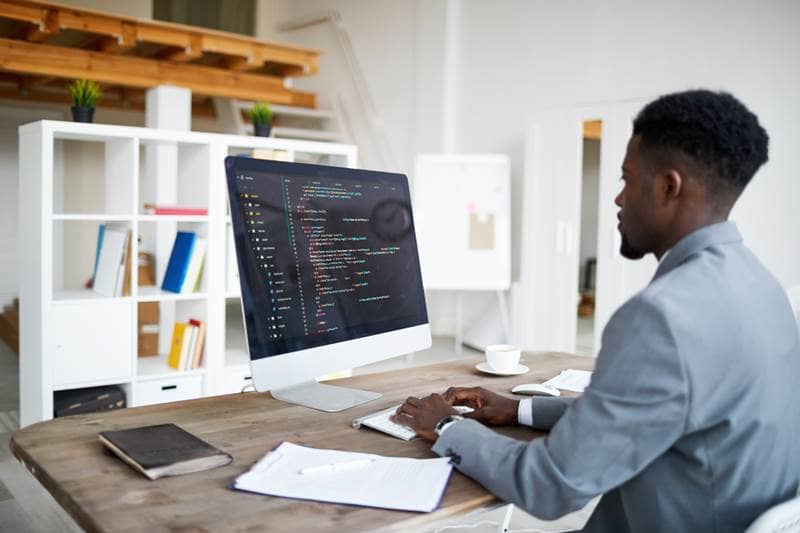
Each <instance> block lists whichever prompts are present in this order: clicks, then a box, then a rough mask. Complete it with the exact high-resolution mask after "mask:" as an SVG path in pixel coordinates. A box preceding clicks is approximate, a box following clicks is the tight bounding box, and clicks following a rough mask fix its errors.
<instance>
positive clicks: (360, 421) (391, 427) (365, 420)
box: [353, 404, 473, 440]
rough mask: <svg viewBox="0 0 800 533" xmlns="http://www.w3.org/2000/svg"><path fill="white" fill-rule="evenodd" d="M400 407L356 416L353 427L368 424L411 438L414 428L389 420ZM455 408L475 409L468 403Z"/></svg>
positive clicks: (465, 410)
mask: <svg viewBox="0 0 800 533" xmlns="http://www.w3.org/2000/svg"><path fill="white" fill-rule="evenodd" d="M398 407H400V404H397V405H395V406H393V407H389V408H388V409H384V410H382V411H378V412H377V413H372V414H369V415H366V416H362V417H361V418H356V419H355V420H353V427H354V428H360V427H361V426H367V427H368V428H372V429H376V430H378V431H383V432H384V433H386V434H387V435H391V436H392V437H397V438H398V439H403V440H411V439H413V438H414V437H416V436H417V433H416V432H415V431H414V430H413V429H411V428H410V427H408V426H404V425H402V424H396V423H394V422H392V421H391V420H389V417H390V416H392V415H393V414H395V412H397V408H398ZM454 409H455V410H456V411H458V412H459V413H461V414H464V413H469V412H471V411H472V410H473V409H472V407H467V406H466V405H456V406H454Z"/></svg>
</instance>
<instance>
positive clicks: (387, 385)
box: [11, 353, 594, 532]
mask: <svg viewBox="0 0 800 533" xmlns="http://www.w3.org/2000/svg"><path fill="white" fill-rule="evenodd" d="M478 361H479V360H478V359H472V360H462V361H455V362H449V363H442V364H437V365H431V366H425V367H417V368H410V369H403V370H396V371H392V372H385V373H380V374H371V375H366V376H359V377H355V378H348V379H343V380H339V381H337V382H336V383H337V384H342V385H347V386H352V387H360V388H364V389H369V390H374V391H378V392H381V393H383V397H382V398H380V399H378V400H376V401H374V402H370V403H368V404H365V405H360V406H358V407H354V408H352V409H348V410H346V411H343V412H340V413H322V412H318V411H314V410H311V409H308V408H305V407H300V406H295V405H290V404H286V403H283V402H280V401H277V400H274V399H273V398H272V397H271V396H270V395H269V394H268V393H263V394H262V393H244V394H234V395H229V396H216V397H211V398H203V399H199V400H191V401H186V402H176V403H172V404H162V405H155V406H148V407H139V408H133V409H124V410H120V411H109V412H106V413H97V414H92V415H76V416H71V417H67V418H59V419H55V420H51V421H48V422H42V423H39V424H34V425H32V426H29V427H26V428H24V429H21V430H19V431H17V432H16V433H15V434H14V435H13V437H12V439H11V450H12V451H13V453H14V455H15V456H16V457H17V458H18V459H19V460H20V461H21V462H22V463H23V464H24V465H25V466H26V467H27V468H28V470H29V471H30V472H31V473H32V474H33V475H34V476H35V477H36V478H37V479H38V480H39V482H41V483H42V485H44V487H45V488H46V489H47V490H48V491H49V492H50V493H51V494H52V495H53V497H54V498H55V499H56V500H57V501H58V502H59V504H61V506H63V507H64V508H65V509H66V510H67V511H68V512H69V513H70V515H72V517H73V518H74V519H75V520H76V522H77V523H78V524H80V525H81V526H82V527H84V528H85V529H87V530H90V531H128V530H137V531H138V530H149V531H153V532H155V531H164V530H169V531H174V530H187V531H188V530H191V531H218V530H234V529H235V530H258V531H263V530H271V529H274V530H285V529H286V527H287V525H289V524H291V528H292V529H294V530H298V531H312V530H313V531H327V530H333V529H336V530H343V531H364V530H370V529H376V528H388V529H405V528H409V527H413V526H415V525H421V524H423V523H425V522H428V521H434V520H438V519H441V518H444V517H446V516H448V515H453V514H457V513H462V512H464V511H468V510H471V509H474V508H477V507H480V506H484V505H487V504H490V503H492V502H493V501H494V500H495V498H494V496H492V495H491V494H490V493H488V492H487V491H486V490H484V489H483V488H482V487H481V486H480V485H478V484H477V483H475V482H474V481H472V480H471V479H469V478H467V477H465V476H463V475H461V474H460V473H457V472H456V473H454V475H453V477H452V478H451V480H450V483H449V484H448V487H447V492H446V493H445V495H444V498H443V499H442V503H441V505H440V507H439V508H438V509H437V510H436V511H434V512H432V513H425V514H420V513H411V512H401V511H388V510H382V509H370V508H363V507H352V506H347V505H335V504H327V503H319V502H308V501H301V500H290V499H284V498H275V497H270V496H263V495H255V494H247V493H244V492H238V491H233V490H229V489H228V488H227V486H228V485H229V484H230V483H231V482H232V481H233V479H234V478H236V477H237V476H238V475H240V474H241V473H243V472H245V471H247V470H248V469H249V468H250V466H252V465H253V463H255V462H256V461H257V460H258V459H259V458H260V457H261V456H263V455H264V454H265V453H266V452H268V451H269V450H271V449H272V448H274V447H275V446H277V445H278V444H279V443H280V442H282V441H290V442H294V443H297V444H303V445H306V446H315V447H320V448H335V449H340V450H349V451H358V452H369V453H377V454H382V455H387V456H398V457H399V456H402V457H433V456H434V454H433V452H431V450H430V445H429V444H428V443H426V442H424V441H422V440H421V439H415V440H412V441H410V442H406V441H402V440H400V439H395V438H393V437H389V436H387V435H384V434H383V433H379V432H375V431H372V430H368V429H359V430H356V429H353V428H352V427H351V426H350V423H351V421H352V420H353V419H354V418H356V417H359V416H362V415H365V414H368V413H370V412H374V411H377V410H379V409H382V408H385V407H389V406H391V405H394V404H398V403H400V402H401V401H402V400H404V399H405V398H406V397H408V396H409V395H415V396H419V395H426V394H429V393H431V392H443V391H444V390H445V389H447V387H449V386H451V385H458V386H474V385H480V386H483V387H485V388H487V389H490V390H494V391H496V392H500V393H505V394H506V395H508V396H511V394H510V392H509V390H510V388H511V387H512V386H514V385H516V384H519V383H530V382H541V381H544V380H545V379H549V378H551V377H553V376H555V375H556V374H558V372H559V371H560V370H562V369H565V368H578V369H586V370H591V369H592V367H593V365H594V360H593V359H592V358H586V357H578V356H571V355H565V354H553V353H531V354H526V355H525V356H524V358H523V362H524V363H525V364H526V365H528V366H529V367H530V368H531V372H529V373H528V374H525V375H522V376H514V377H493V376H486V375H483V374H480V373H479V372H478V371H477V370H475V368H474V365H475V363H476V362H478ZM166 422H173V423H175V424H178V425H180V426H181V427H183V428H184V429H186V430H187V431H190V432H192V433H194V434H195V435H197V436H199V437H200V438H202V439H204V440H206V441H208V442H210V443H211V444H213V445H214V446H217V447H218V448H220V449H222V450H225V451H227V452H228V453H230V454H231V455H232V456H233V462H232V463H231V464H230V465H228V466H225V467H222V468H216V469H213V470H207V471H205V472H199V473H195V474H189V475H184V476H176V477H169V478H162V479H159V480H157V481H149V480H147V479H146V478H144V477H143V476H142V475H140V474H138V473H136V472H135V471H134V470H133V469H131V468H130V467H129V466H127V465H126V464H124V463H123V462H122V461H120V460H119V459H117V458H116V457H114V456H112V455H110V454H109V453H107V452H105V450H104V448H103V446H102V445H101V444H100V442H99V441H98V439H97V434H98V433H99V432H100V431H107V430H114V429H124V428H131V427H137V426H144V425H149V424H161V423H166ZM502 432H503V433H505V434H507V435H510V436H513V437H516V438H520V439H531V438H534V437H537V436H541V435H542V434H541V433H537V432H534V431H531V430H530V429H527V428H520V427H514V428H503V429H502Z"/></svg>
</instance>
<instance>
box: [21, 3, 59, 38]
mask: <svg viewBox="0 0 800 533" xmlns="http://www.w3.org/2000/svg"><path fill="white" fill-rule="evenodd" d="M60 30H61V27H60V25H59V16H58V11H56V10H55V9H44V10H43V16H42V18H41V20H39V21H37V22H34V23H33V26H32V27H31V28H30V29H29V30H28V32H27V34H26V35H25V39H26V40H27V41H30V42H32V43H41V42H44V41H46V40H47V38H48V37H51V36H53V35H55V34H56V33H58V32H59V31H60Z"/></svg>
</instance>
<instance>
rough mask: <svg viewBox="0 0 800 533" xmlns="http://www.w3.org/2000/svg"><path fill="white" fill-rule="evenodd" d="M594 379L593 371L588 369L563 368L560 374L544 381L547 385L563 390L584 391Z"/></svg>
mask: <svg viewBox="0 0 800 533" xmlns="http://www.w3.org/2000/svg"><path fill="white" fill-rule="evenodd" d="M591 380H592V373H591V372H589V371H588V370H574V369H572V368H570V369H569V370H562V371H561V373H560V374H559V375H557V376H556V377H554V378H552V379H548V380H547V381H545V382H544V384H545V385H550V386H551V387H555V388H557V389H561V390H569V391H573V392H583V390H584V389H585V388H586V387H588V386H589V382H590V381H591Z"/></svg>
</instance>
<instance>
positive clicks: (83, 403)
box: [53, 385, 127, 418]
mask: <svg viewBox="0 0 800 533" xmlns="http://www.w3.org/2000/svg"><path fill="white" fill-rule="evenodd" d="M126 403H127V402H126V400H125V391H124V390H122V387H120V386H119V385H104V386H102V387H89V388H86V389H72V390H64V391H56V392H54V393H53V416H54V417H55V418H58V417H61V416H69V415H83V414H86V413H97V412H99V411H108V410H110V409H123V408H124V407H125V406H126Z"/></svg>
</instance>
